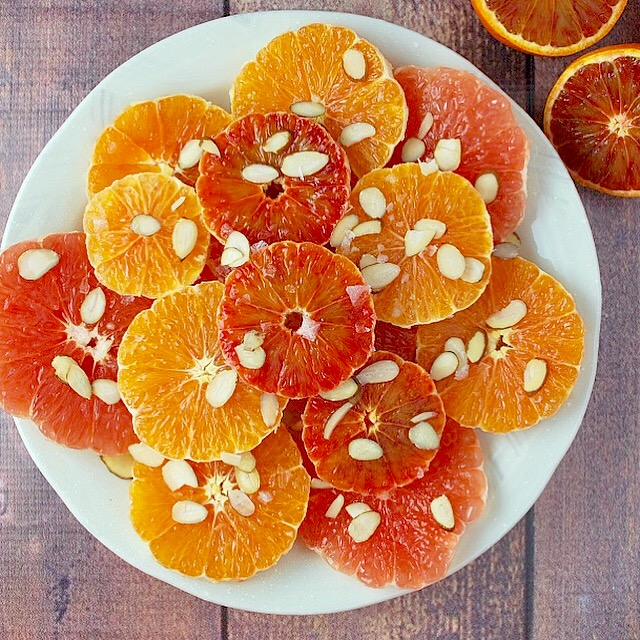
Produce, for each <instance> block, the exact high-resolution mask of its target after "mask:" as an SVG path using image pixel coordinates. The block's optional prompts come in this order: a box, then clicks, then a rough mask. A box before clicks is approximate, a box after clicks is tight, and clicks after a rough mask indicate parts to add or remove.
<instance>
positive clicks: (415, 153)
mask: <svg viewBox="0 0 640 640" xmlns="http://www.w3.org/2000/svg"><path fill="white" fill-rule="evenodd" d="M426 150H427V147H426V145H425V144H424V142H423V141H422V140H420V138H409V139H408V140H407V141H406V142H405V143H404V145H402V162H415V161H416V160H420V158H422V156H423V155H424V152H425V151H426Z"/></svg>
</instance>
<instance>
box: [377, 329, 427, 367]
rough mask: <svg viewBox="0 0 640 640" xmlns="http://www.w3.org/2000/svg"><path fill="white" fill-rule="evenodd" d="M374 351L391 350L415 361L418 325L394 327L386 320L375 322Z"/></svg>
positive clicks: (403, 357)
mask: <svg viewBox="0 0 640 640" xmlns="http://www.w3.org/2000/svg"><path fill="white" fill-rule="evenodd" d="M375 333H376V340H375V348H376V351H391V353H395V354H396V355H398V356H400V357H401V358H402V359H403V360H408V361H409V362H415V361H416V348H417V343H416V340H417V335H418V327H417V326H415V327H396V326H395V325H393V324H389V323H388V322H382V321H378V322H376V329H375Z"/></svg>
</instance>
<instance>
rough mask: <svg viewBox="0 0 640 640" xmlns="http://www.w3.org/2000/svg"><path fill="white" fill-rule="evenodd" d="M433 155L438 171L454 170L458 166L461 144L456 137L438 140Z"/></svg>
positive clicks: (460, 156)
mask: <svg viewBox="0 0 640 640" xmlns="http://www.w3.org/2000/svg"><path fill="white" fill-rule="evenodd" d="M433 157H434V158H435V161H436V162H437V163H438V167H439V168H440V171H455V170H456V169H457V168H458V167H459V166H460V160H461V158H462V145H461V144H460V140H459V139H458V138H455V139H447V138H442V139H441V140H438V143H437V144H436V148H435V150H434V152H433Z"/></svg>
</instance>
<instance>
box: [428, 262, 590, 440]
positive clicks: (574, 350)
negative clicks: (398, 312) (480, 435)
mask: <svg viewBox="0 0 640 640" xmlns="http://www.w3.org/2000/svg"><path fill="white" fill-rule="evenodd" d="M584 331H585V328H584V324H583V322H582V319H581V318H580V316H579V314H578V312H577V311H576V307H575V303H574V301H573V298H572V297H571V295H570V294H569V293H568V292H567V291H566V290H565V289H564V287H563V286H562V285H561V284H560V283H559V282H558V281H557V280H555V279H554V278H553V277H551V276H550V275H548V274H546V273H544V272H543V271H541V270H540V269H539V268H538V267H537V266H536V265H534V264H533V263H532V262H528V261H527V260H524V259H523V258H513V259H512V260H500V259H497V258H494V259H493V269H492V276H491V280H490V282H489V285H488V286H487V289H486V290H485V292H484V294H483V295H482V296H481V297H480V299H479V300H478V301H477V302H476V303H475V304H474V305H472V306H471V307H469V308H468V309H465V310H464V311H460V312H458V313H456V314H455V316H453V317H452V318H448V319H446V320H443V321H442V322H439V323H437V324H433V325H429V326H423V327H420V328H419V329H418V363H419V364H421V365H422V366H423V367H424V368H425V369H426V370H427V371H430V372H431V374H432V376H433V377H434V378H436V379H437V380H438V378H440V379H439V380H438V381H437V382H436V386H437V388H438V391H439V392H440V395H441V397H442V401H443V402H444V407H445V411H446V412H447V415H448V416H450V417H451V418H453V419H454V420H456V421H458V422H460V423H461V424H462V425H464V426H467V427H480V428H481V429H483V430H484V431H492V432H496V433H505V432H509V431H514V430H517V429H526V428H528V427H531V426H533V425H534V424H536V423H537V422H538V421H539V420H541V419H542V418H547V417H549V416H551V415H553V414H554V413H555V412H556V411H557V410H558V409H559V408H560V406H561V405H562V403H563V402H564V401H565V400H566V399H567V397H568V396H569V394H570V392H571V389H572V388H573V386H574V384H575V382H576V379H577V377H578V373H579V370H580V363H581V361H582V355H583V350H584ZM456 343H457V344H458V345H459V346H458V347H456ZM446 354H449V356H446ZM448 360H451V361H452V362H454V366H452V367H451V368H447V367H448V365H447V361H448ZM434 370H437V372H434Z"/></svg>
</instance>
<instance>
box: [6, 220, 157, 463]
mask: <svg viewBox="0 0 640 640" xmlns="http://www.w3.org/2000/svg"><path fill="white" fill-rule="evenodd" d="M45 261H48V262H45ZM39 265H40V266H41V268H39V269H38V266H39ZM42 265H43V266H42ZM149 304H150V303H149V302H148V301H147V300H145V299H143V298H133V297H129V296H128V297H122V296H119V295H118V294H116V293H114V292H112V291H109V290H108V289H106V288H103V287H101V286H100V283H99V282H98V281H97V280H96V277H95V275H94V272H93V268H92V267H91V264H90V263H89V260H88V259H87V251H86V247H85V236H84V234H83V233H77V232H74V233H57V234H53V235H50V236H47V237H46V238H44V239H42V240H39V241H38V240H30V241H26V242H21V243H18V244H15V245H13V246H12V247H9V248H8V249H6V250H5V251H3V252H2V254H0V344H1V345H2V348H1V349H0V406H2V408H3V409H5V410H6V411H8V412H10V413H12V414H14V415H16V416H20V417H29V418H31V419H32V420H33V421H34V422H35V423H36V424H37V425H38V428H39V429H40V430H41V431H42V433H43V434H44V435H45V436H47V437H48V438H51V439H52V440H55V441H56V442H59V443H60V444H64V445H66V446H69V447H73V448H77V449H93V450H94V451H96V452H98V453H101V454H109V455H115V454H120V453H124V452H126V451H127V447H128V446H129V445H130V444H132V443H134V442H137V438H136V437H135V435H134V433H133V429H132V427H131V416H130V415H129V412H128V411H127V409H126V407H125V406H124V404H123V403H122V402H120V397H119V393H118V390H117V385H116V382H115V380H116V375H117V352H118V348H119V345H120V340H121V339H122V336H123V334H124V332H125V330H126V329H127V327H128V326H129V323H130V322H131V321H132V320H133V318H134V317H135V316H136V314H137V313H139V312H140V311H142V310H143V309H146V308H147V307H148V306H149Z"/></svg>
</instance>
